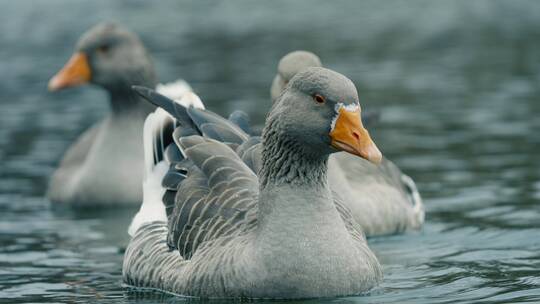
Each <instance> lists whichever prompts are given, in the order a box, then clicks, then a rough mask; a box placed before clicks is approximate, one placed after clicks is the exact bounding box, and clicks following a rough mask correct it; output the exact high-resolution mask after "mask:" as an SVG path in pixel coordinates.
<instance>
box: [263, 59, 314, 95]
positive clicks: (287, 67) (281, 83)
mask: <svg viewBox="0 0 540 304" xmlns="http://www.w3.org/2000/svg"><path fill="white" fill-rule="evenodd" d="M310 67H322V63H321V60H320V59H319V57H318V56H317V55H315V54H313V53H311V52H307V51H294V52H290V53H289V54H287V55H285V56H283V58H281V60H280V61H279V64H278V69H277V74H276V77H274V81H273V82H272V87H271V89H270V95H271V97H272V101H276V99H277V98H278V97H279V95H280V94H281V92H282V91H283V89H285V86H286V85H287V83H289V81H290V80H291V78H293V77H294V75H296V74H297V73H298V72H300V71H301V70H303V69H306V68H310Z"/></svg>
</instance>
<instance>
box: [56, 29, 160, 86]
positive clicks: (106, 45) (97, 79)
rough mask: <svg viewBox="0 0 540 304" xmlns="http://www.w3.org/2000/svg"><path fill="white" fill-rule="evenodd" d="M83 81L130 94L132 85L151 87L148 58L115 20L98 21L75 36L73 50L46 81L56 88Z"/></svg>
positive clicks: (152, 79)
mask: <svg viewBox="0 0 540 304" xmlns="http://www.w3.org/2000/svg"><path fill="white" fill-rule="evenodd" d="M86 83H92V84H95V85H98V86H101V87H103V88H105V89H106V90H108V91H109V92H112V93H114V92H126V93H128V92H129V93H131V92H132V91H131V86H132V85H144V86H148V87H154V86H155V84H156V76H155V72H154V68H153V64H152V61H151V59H150V56H149V55H148V53H147V51H146V49H145V48H144V46H143V44H142V43H141V41H140V40H139V38H138V37H137V36H136V35H135V34H133V33H131V32H130V31H128V30H126V29H124V28H123V27H121V26H119V25H117V24H115V23H100V24H98V25H96V26H94V27H92V28H91V29H90V30H88V31H87V32H86V33H84V34H83V35H82V36H81V38H80V39H79V41H78V43H77V45H76V47H75V53H74V54H73V56H72V57H71V58H70V59H69V61H68V62H67V63H66V65H65V66H64V67H63V68H62V69H61V70H60V71H59V72H58V73H57V74H56V75H55V76H54V77H53V78H51V80H50V81H49V90H51V91H56V90H61V89H64V88H68V87H74V86H78V85H82V84H86Z"/></svg>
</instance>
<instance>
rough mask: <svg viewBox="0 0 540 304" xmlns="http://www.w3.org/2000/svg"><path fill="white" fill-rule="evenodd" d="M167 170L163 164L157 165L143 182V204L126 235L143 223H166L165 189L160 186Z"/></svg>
mask: <svg viewBox="0 0 540 304" xmlns="http://www.w3.org/2000/svg"><path fill="white" fill-rule="evenodd" d="M168 170H169V166H168V165H167V164H166V163H165V162H164V161H162V162H160V163H158V164H157V165H156V166H155V167H154V170H153V171H152V173H151V174H149V175H148V176H147V177H146V179H145V180H144V182H143V203H142V205H141V209H140V210H139V212H137V214H136V215H135V217H134V218H133V220H132V221H131V225H129V229H128V233H129V235H131V236H134V235H135V232H137V230H138V229H139V228H140V227H141V226H142V225H143V224H145V223H150V222H154V221H167V213H166V212H165V205H163V201H162V197H163V194H165V188H163V186H161V180H162V179H163V177H164V176H165V174H166V173H167V171H168Z"/></svg>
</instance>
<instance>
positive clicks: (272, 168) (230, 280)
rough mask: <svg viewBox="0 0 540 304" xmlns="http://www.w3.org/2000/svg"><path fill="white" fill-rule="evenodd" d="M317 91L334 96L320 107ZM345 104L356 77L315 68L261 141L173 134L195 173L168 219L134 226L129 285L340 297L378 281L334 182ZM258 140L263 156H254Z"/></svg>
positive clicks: (295, 82) (277, 108) (351, 98)
mask: <svg viewBox="0 0 540 304" xmlns="http://www.w3.org/2000/svg"><path fill="white" fill-rule="evenodd" d="M312 94H324V95H325V96H326V98H327V103H326V104H325V105H320V104H316V103H315V102H314V101H313V99H312V97H311V95H312ZM337 102H343V103H346V104H347V103H358V97H357V94H356V89H355V87H354V85H353V84H352V82H351V81H350V80H348V79H347V78H346V77H344V76H343V75H340V74H338V73H335V72H332V71H330V70H327V69H323V68H311V69H307V70H305V71H304V72H302V73H299V74H298V75H297V76H295V77H294V78H293V79H292V80H291V84H290V85H289V86H288V87H287V89H286V90H285V92H284V94H283V95H282V96H281V97H280V98H279V100H278V101H277V102H276V104H275V105H274V106H273V108H272V110H271V112H270V113H269V115H268V118H267V121H266V126H265V129H264V132H263V137H262V141H263V143H262V145H257V141H256V140H255V141H251V140H250V139H248V140H247V141H244V142H243V143H241V144H240V145H237V146H236V148H235V150H233V149H232V148H231V147H230V145H227V144H225V143H223V142H219V141H217V140H215V139H211V138H207V137H204V136H201V135H188V136H183V137H180V138H177V139H175V143H177V144H178V146H179V148H180V150H181V151H182V154H183V156H184V157H185V160H184V161H183V162H182V165H183V167H184V168H185V169H186V170H187V177H186V178H185V179H184V180H183V181H181V182H180V184H179V185H178V191H177V193H176V198H175V206H174V210H173V211H172V213H170V214H169V215H168V217H167V221H166V222H165V221H160V220H156V221H153V222H152V218H147V219H146V223H142V224H141V226H136V227H135V229H137V228H138V229H137V230H135V231H136V232H135V234H134V236H133V239H132V241H131V243H130V244H129V246H128V248H127V251H126V254H125V258H124V265H123V278H124V282H126V283H127V284H130V285H134V286H139V287H151V288H158V289H162V290H166V291H169V292H174V293H177V294H182V295H187V296H196V297H220V298H223V297H234V298H312V297H333V296H345V295H355V294H359V293H362V292H364V291H366V290H369V289H370V288H372V287H373V286H375V285H376V284H377V283H378V282H379V281H380V280H381V277H382V273H381V267H380V265H379V263H378V261H377V259H376V257H375V255H374V254H373V253H372V252H371V250H370V249H369V247H368V246H367V243H366V240H365V238H364V235H363V233H362V230H361V228H360V226H359V225H358V224H357V223H356V221H354V220H353V219H352V216H351V214H350V211H349V209H348V208H347V207H346V206H345V205H344V204H343V203H342V202H341V199H340V198H339V196H338V194H336V193H333V192H332V191H331V190H330V187H329V186H328V182H327V176H326V171H327V161H328V156H329V155H330V154H331V153H333V152H334V151H335V150H334V149H333V148H331V147H330V137H329V132H330V129H331V123H332V119H333V117H334V116H335V109H334V107H335V103H337ZM171 114H172V115H175V113H171ZM200 117H203V116H200ZM204 117H210V116H204ZM214 118H215V117H214ZM215 121H216V122H217V120H215ZM225 122H227V120H225V119H223V120H222V121H221V122H219V124H221V123H223V125H221V127H220V128H218V129H219V130H223V129H224V128H227V127H225V125H227V123H225ZM199 123H200V122H199ZM178 124H179V125H180V127H179V128H182V127H181V125H182V122H181V121H179V122H178ZM228 124H229V125H232V123H230V122H228ZM218 129H216V130H218ZM159 133H160V134H163V133H161V131H160V132H159ZM174 133H176V134H181V132H177V131H174V132H173V134H174ZM225 133H226V134H230V132H229V131H225ZM158 136H161V135H158ZM257 146H259V147H262V151H260V153H258V154H257V155H262V158H260V162H261V163H260V164H259V165H255V163H256V162H257V161H255V158H257V157H250V156H249V155H250V151H251V150H252V149H254V147H257ZM245 159H250V163H248V162H245V161H244V160H245ZM157 161H161V160H159V159H158V160H157ZM160 164H161V162H160V163H159V164H157V166H160ZM157 166H156V168H157ZM255 166H260V171H259V173H258V174H257V171H254V170H253V168H254V167H255ZM149 190H150V189H149ZM145 191H146V188H145ZM146 203H149V205H148V206H150V205H151V204H153V202H147V201H145V203H144V204H146ZM144 204H143V207H141V210H143V209H144ZM155 207H156V208H158V209H159V208H162V207H159V206H158V205H155ZM156 219H159V217H156Z"/></svg>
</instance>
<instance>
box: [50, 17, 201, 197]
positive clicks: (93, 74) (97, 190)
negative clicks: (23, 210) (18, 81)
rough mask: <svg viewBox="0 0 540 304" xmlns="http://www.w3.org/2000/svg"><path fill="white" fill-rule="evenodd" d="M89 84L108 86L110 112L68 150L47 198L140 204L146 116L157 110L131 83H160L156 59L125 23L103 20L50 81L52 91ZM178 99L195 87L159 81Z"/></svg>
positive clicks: (52, 179) (163, 87)
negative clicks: (126, 28) (143, 98)
mask: <svg viewBox="0 0 540 304" xmlns="http://www.w3.org/2000/svg"><path fill="white" fill-rule="evenodd" d="M84 83H92V84H95V85H97V86H100V87H102V88H104V89H105V90H106V91H107V92H108V93H109V94H108V95H109V103H110V106H111V111H110V112H109V113H108V114H107V115H106V116H105V117H104V118H103V119H102V120H101V121H99V122H97V123H96V124H94V125H93V126H92V127H90V128H89V129H88V130H86V131H85V132H84V133H83V134H82V135H81V136H80V137H79V138H78V139H77V140H76V141H75V143H74V144H73V145H72V146H71V147H70V148H69V149H68V150H67V152H66V153H65V155H64V157H63V159H62V161H61V162H60V164H59V167H58V168H57V170H56V171H55V172H54V174H53V175H52V177H51V181H50V184H49V189H48V191H47V196H48V197H49V199H50V200H51V201H52V202H54V203H63V204H70V205H74V206H96V205H102V206H107V205H114V206H118V205H132V206H134V205H136V204H140V202H141V199H142V188H141V183H142V180H143V172H144V170H143V165H142V164H143V159H144V154H143V141H142V137H141V134H142V131H143V125H144V120H145V118H146V116H147V115H148V114H149V113H151V112H152V111H153V110H154V109H155V108H154V107H153V106H151V105H150V104H148V103H147V102H145V101H144V100H142V99H141V97H140V96H138V95H136V94H134V93H133V91H132V90H131V85H134V84H139V85H145V86H149V87H155V85H156V80H155V73H154V69H153V65H152V62H151V60H150V57H149V55H148V54H147V52H146V50H145V48H144V46H143V45H142V43H141V41H140V40H139V39H138V37H136V36H135V35H134V34H133V33H131V32H129V31H127V30H125V29H123V28H122V27H120V26H118V25H116V24H111V23H102V24H98V25H97V26H95V27H93V28H91V29H90V30H89V31H88V32H86V33H85V34H84V35H83V36H82V37H81V38H80V40H79V42H78V44H77V47H76V51H75V54H74V55H73V56H72V58H71V59H70V61H69V62H68V63H67V64H66V66H65V67H64V68H63V69H62V70H61V71H60V72H59V73H58V74H57V75H56V76H55V77H53V78H52V79H51V81H50V82H49V88H50V89H51V90H53V91H55V90H60V89H64V88H68V87H72V86H77V85H81V84H84ZM157 89H158V90H159V91H162V92H163V93H164V94H166V95H168V96H170V97H171V98H174V99H180V97H181V96H182V94H184V93H185V92H188V91H191V88H190V87H189V85H188V84H187V83H185V82H184V81H181V80H178V81H176V82H174V83H172V84H167V85H160V84H158V85H157Z"/></svg>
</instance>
